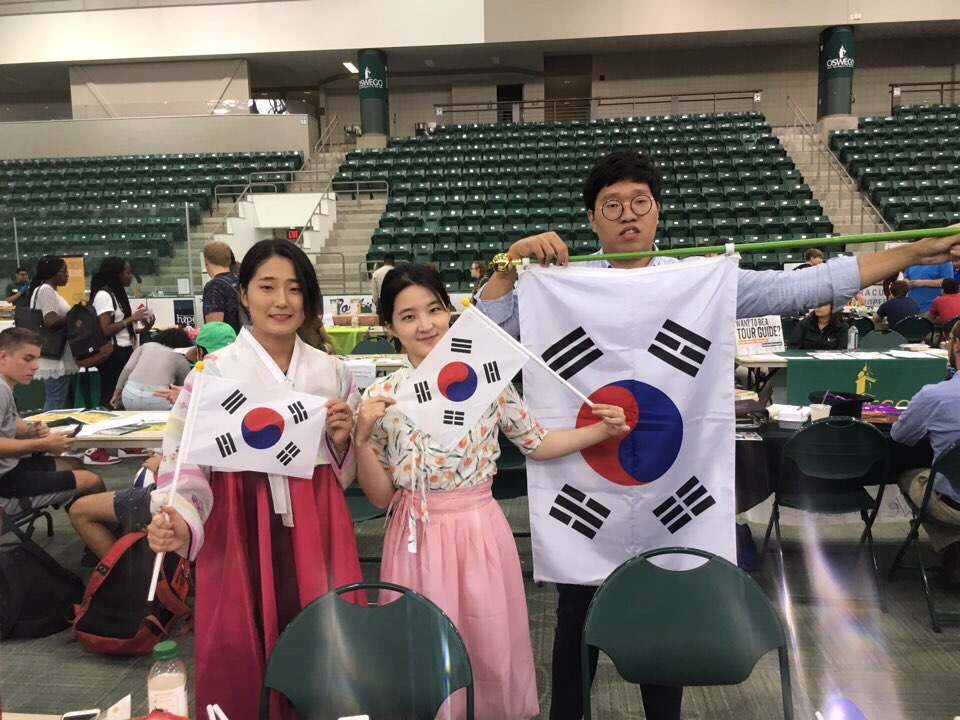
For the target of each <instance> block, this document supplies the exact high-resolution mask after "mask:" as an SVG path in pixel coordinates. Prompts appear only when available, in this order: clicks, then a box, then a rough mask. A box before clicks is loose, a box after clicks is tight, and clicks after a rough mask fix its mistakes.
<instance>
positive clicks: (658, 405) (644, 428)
mask: <svg viewBox="0 0 960 720" xmlns="http://www.w3.org/2000/svg"><path fill="white" fill-rule="evenodd" d="M590 400H591V401H593V402H595V403H603V404H605V405H617V406H619V407H622V408H623V410H624V413H625V414H626V418H627V425H629V426H630V432H628V433H627V434H626V435H620V436H619V437H612V438H609V439H608V440H605V441H604V442H602V443H599V444H597V445H594V446H592V447H588V448H585V449H583V450H581V451H580V455H581V456H582V457H583V459H584V460H585V461H586V463H587V465H589V466H590V467H591V468H592V469H593V471H594V472H596V473H597V474H598V475H601V476H603V477H604V478H606V479H607V480H609V481H610V482H612V483H616V484H617V485H646V484H647V483H651V482H653V481H654V480H656V479H658V478H660V477H662V476H663V475H664V474H665V473H666V472H667V470H669V469H670V467H671V466H672V465H673V463H674V461H675V460H676V459H677V456H678V455H679V454H680V445H681V444H682V443H683V418H682V417H681V416H680V410H679V409H678V408H677V406H676V405H675V404H674V402H673V400H671V399H670V398H669V397H668V396H667V395H666V394H665V393H664V392H662V391H660V390H658V389H657V388H655V387H653V385H647V384H646V383H642V382H640V381H638V380H620V381H618V382H615V383H610V384H609V385H604V386H603V387H602V388H600V389H599V390H596V391H595V392H594V393H593V394H591V395H590ZM595 422H597V416H596V415H594V414H593V412H592V410H591V409H590V406H589V405H586V404H584V405H583V406H581V408H580V412H579V414H578V415H577V427H583V426H584V425H592V424H593V423H595Z"/></svg>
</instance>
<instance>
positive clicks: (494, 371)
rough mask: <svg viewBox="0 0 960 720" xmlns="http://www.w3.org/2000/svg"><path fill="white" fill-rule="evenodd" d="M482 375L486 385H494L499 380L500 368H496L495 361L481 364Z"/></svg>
mask: <svg viewBox="0 0 960 720" xmlns="http://www.w3.org/2000/svg"><path fill="white" fill-rule="evenodd" d="M483 374H484V376H486V378H487V382H488V383H495V382H498V381H499V380H500V368H499V367H497V361H496V360H491V361H490V362H487V363H484V364H483Z"/></svg>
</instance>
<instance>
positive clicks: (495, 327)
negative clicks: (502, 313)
mask: <svg viewBox="0 0 960 720" xmlns="http://www.w3.org/2000/svg"><path fill="white" fill-rule="evenodd" d="M463 306H464V307H465V308H467V312H470V313H474V314H475V315H476V317H477V318H478V319H479V320H480V321H481V322H483V323H484V324H485V325H487V327H489V328H490V329H491V330H493V331H494V332H496V333H498V334H499V335H500V336H501V337H503V339H504V340H506V341H508V342H509V343H510V344H511V345H513V346H514V347H515V348H516V349H517V350H519V351H520V352H522V353H523V354H524V355H526V356H527V357H528V358H530V359H531V360H533V361H534V362H535V363H536V364H537V365H539V366H540V367H542V368H543V369H544V370H546V371H547V372H548V373H550V374H551V375H552V376H553V377H554V378H556V379H557V381H558V382H559V383H560V384H561V385H563V386H564V387H566V388H567V389H568V390H569V391H570V392H572V393H573V394H574V395H576V396H577V397H578V398H580V399H581V400H583V402H584V403H586V405H587V406H588V407H591V408H592V407H593V401H592V400H591V399H590V398H588V397H587V396H586V395H584V394H583V393H582V392H580V391H579V390H577V389H576V388H575V387H574V386H573V385H571V384H570V383H569V382H567V381H566V380H565V379H564V378H562V377H560V375H559V374H558V373H557V372H556V370H554V369H553V368H551V367H550V366H549V365H547V363H545V362H544V361H543V358H541V357H540V356H539V355H537V354H536V353H535V352H533V351H532V350H530V349H528V348H526V347H524V346H523V345H522V344H521V343H519V342H518V341H517V339H516V338H514V337H513V336H512V335H511V334H510V333H508V332H507V331H506V330H504V329H503V328H502V327H500V326H499V325H497V324H496V323H495V322H494V321H493V320H491V319H490V318H488V317H487V316H486V315H484V314H483V313H482V312H480V311H479V310H477V308H476V306H475V305H474V304H473V303H472V302H471V301H470V299H469V298H464V299H463Z"/></svg>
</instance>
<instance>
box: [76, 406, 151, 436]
mask: <svg viewBox="0 0 960 720" xmlns="http://www.w3.org/2000/svg"><path fill="white" fill-rule="evenodd" d="M168 414H169V413H167V412H166V411H162V410H161V411H158V412H142V413H137V414H136V415H124V416H122V417H116V416H114V417H112V418H110V419H108V420H102V421H101V422H96V423H93V424H90V425H84V426H83V428H82V429H81V430H80V432H79V433H78V437H85V436H87V435H129V434H131V433H136V432H163V431H164V430H166V427H167V415H168Z"/></svg>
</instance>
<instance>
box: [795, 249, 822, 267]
mask: <svg viewBox="0 0 960 720" xmlns="http://www.w3.org/2000/svg"><path fill="white" fill-rule="evenodd" d="M822 262H823V250H820V249H818V248H809V249H808V250H807V251H806V252H805V253H804V254H803V262H802V263H800V264H799V265H797V266H796V267H795V268H794V270H803V269H804V268H808V267H813V266H814V265H819V264H820V263H822Z"/></svg>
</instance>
